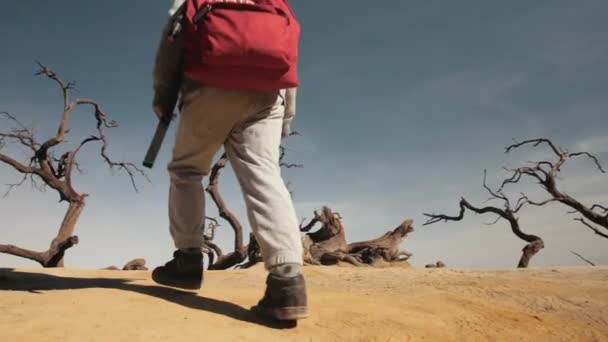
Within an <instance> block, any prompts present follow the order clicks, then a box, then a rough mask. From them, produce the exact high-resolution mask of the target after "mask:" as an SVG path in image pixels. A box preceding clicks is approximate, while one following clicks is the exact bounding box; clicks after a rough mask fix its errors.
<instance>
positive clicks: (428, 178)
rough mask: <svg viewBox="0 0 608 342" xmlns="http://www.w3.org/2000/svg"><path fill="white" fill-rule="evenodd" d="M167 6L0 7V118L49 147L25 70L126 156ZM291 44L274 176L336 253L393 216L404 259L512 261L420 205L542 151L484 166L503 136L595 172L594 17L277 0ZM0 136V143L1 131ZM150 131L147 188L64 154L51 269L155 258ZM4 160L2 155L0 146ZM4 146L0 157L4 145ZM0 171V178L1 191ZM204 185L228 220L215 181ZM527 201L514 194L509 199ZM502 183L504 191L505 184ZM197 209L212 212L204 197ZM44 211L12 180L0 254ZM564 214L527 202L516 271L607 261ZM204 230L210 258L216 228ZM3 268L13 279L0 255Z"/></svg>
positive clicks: (567, 176)
mask: <svg viewBox="0 0 608 342" xmlns="http://www.w3.org/2000/svg"><path fill="white" fill-rule="evenodd" d="M169 5H170V2H169V1H148V2H146V6H142V3H141V2H135V1H128V2H125V1H104V2H83V1H73V0H62V1H53V2H43V3H41V2H39V1H31V0H30V1H12V2H10V3H7V4H5V5H4V9H3V11H2V12H1V13H0V40H1V41H2V42H3V51H2V54H0V110H6V111H9V112H11V113H13V114H14V115H16V116H18V117H19V118H20V119H21V120H22V121H23V122H24V123H26V124H28V125H31V126H32V127H34V128H35V130H36V132H37V133H38V136H39V139H42V137H47V136H49V135H50V134H53V132H54V130H55V129H56V124H57V121H58V118H59V116H60V112H61V99H60V94H59V92H58V89H57V88H56V87H54V85H53V84H52V83H50V82H48V81H47V80H45V79H41V78H36V77H34V76H33V73H34V71H35V64H34V61H35V60H39V61H41V62H43V63H45V64H47V65H49V66H51V67H52V68H54V69H55V70H56V71H57V72H58V73H60V74H61V75H62V76H63V77H64V78H65V79H74V80H76V81H77V91H76V92H75V96H77V97H91V98H95V99H96V100H98V101H99V102H100V103H102V105H103V106H104V108H105V109H106V111H107V112H108V115H110V116H111V117H112V118H114V119H116V120H118V121H119V122H120V124H121V126H120V128H118V129H116V130H114V131H113V132H111V133H110V137H111V147H110V152H111V154H112V155H113V156H114V157H115V158H117V159H128V160H133V161H136V162H140V161H141V159H142V157H143V153H144V152H145V149H146V147H147V144H148V142H149V139H150V136H151V134H152V132H153V129H154V126H155V120H154V118H153V116H152V114H151V111H150V102H151V98H152V90H151V69H152V61H153V56H154V52H155V48H156V45H157V40H158V38H159V36H160V29H161V25H162V23H163V22H164V19H165V16H166V12H167V10H168V8H169ZM292 6H293V7H294V10H295V12H296V14H297V15H298V17H299V19H300V21H301V24H302V27H303V35H302V42H301V62H300V78H301V81H302V85H301V88H300V91H299V99H298V115H297V118H296V121H295V123H294V127H295V128H296V129H297V130H298V131H300V132H301V133H302V134H303V136H302V137H295V138H292V139H290V141H289V142H288V147H289V158H290V159H291V160H292V161H296V162H300V163H304V164H305V168H304V169H298V170H287V171H285V178H286V179H287V180H289V181H290V182H291V184H292V186H291V187H292V190H293V191H294V201H295V203H296V207H297V210H298V215H299V216H300V217H310V216H311V214H312V211H313V210H314V209H318V208H319V207H320V206H322V205H329V206H330V207H332V208H333V209H335V210H336V211H338V212H340V213H341V214H342V216H343V217H344V221H343V222H344V225H345V227H346V229H347V234H348V238H349V240H350V241H355V240H363V239H368V238H373V237H376V236H378V235H380V234H381V233H383V232H385V231H387V230H389V229H392V228H394V227H396V226H397V225H398V224H399V223H400V222H401V221H402V220H404V219H406V218H412V219H414V220H415V222H416V228H417V230H416V231H415V232H414V233H413V234H412V235H411V236H410V238H409V239H408V240H407V241H406V243H405V244H404V249H406V250H409V251H411V252H413V253H414V258H413V259H412V260H411V261H412V263H413V264H415V265H423V264H426V263H429V262H434V261H437V260H443V261H445V262H446V263H447V264H448V265H450V266H457V267H481V268H490V267H492V268H493V267H512V266H514V265H515V264H516V262H517V259H518V257H519V255H520V250H521V248H522V247H523V246H524V244H523V242H522V241H521V240H519V239H517V238H516V237H515V236H514V235H512V233H511V232H510V229H509V227H508V225H507V224H505V223H502V222H501V223H499V224H497V225H495V226H492V227H488V226H485V225H484V224H483V223H484V222H489V221H493V217H475V216H472V215H469V216H468V218H467V219H466V220H465V221H463V222H458V223H447V224H436V225H433V226H428V227H422V223H423V222H424V221H425V220H424V216H423V215H422V213H423V212H446V213H456V212H457V202H458V200H459V198H460V196H466V197H467V198H468V199H469V200H470V201H472V202H475V203H481V202H483V201H484V200H485V199H486V198H487V195H486V194H485V193H484V192H483V191H482V189H481V181H482V177H483V170H484V169H488V176H489V181H490V182H491V183H493V184H496V183H497V182H498V181H499V179H500V178H501V177H503V176H504V173H503V172H502V171H501V170H502V169H501V168H502V167H503V166H516V165H519V163H521V162H523V161H527V160H533V159H534V158H544V157H546V156H547V155H548V154H547V151H546V150H543V149H524V150H521V151H519V152H518V153H515V154H513V155H508V156H506V155H504V154H503V148H504V147H505V146H507V145H509V144H510V142H511V141H512V139H513V138H516V139H524V138H531V137H541V136H542V137H548V138H551V139H553V140H554V141H555V142H556V143H558V144H559V145H561V146H564V147H567V148H569V149H571V150H577V149H586V150H588V151H590V152H593V153H595V154H596V155H597V156H598V157H599V158H600V160H601V161H602V162H603V164H604V165H605V166H607V167H608V134H607V128H608V114H607V113H608V44H607V43H606V39H605V32H608V22H606V20H605V13H606V12H607V11H608V4H607V3H606V2H605V1H601V0H583V1H578V2H573V1H566V0H555V1H508V2H506V1H473V0H470V1H458V2H456V1H447V0H446V1H433V0H425V1H386V2H383V3H382V5H377V6H370V4H369V2H364V1H348V2H347V1H343V0H332V1H292ZM6 125H7V124H6V122H1V123H0V130H4V129H6V128H7V126H6ZM70 127H71V128H72V132H73V135H71V136H70V140H69V141H70V142H71V143H75V142H78V141H79V140H80V139H81V138H82V137H85V136H86V135H87V134H89V133H90V132H92V130H93V122H92V116H91V114H90V112H88V111H86V110H83V111H79V112H78V113H77V114H76V115H75V116H74V117H73V120H72V121H71V123H70ZM173 134H174V131H171V132H170V133H169V138H168V139H167V143H166V144H165V146H164V147H163V150H162V154H161V156H160V158H159V161H158V166H157V167H156V168H155V169H154V170H152V171H150V173H149V176H150V178H151V181H152V182H151V183H147V182H145V181H143V180H142V181H141V182H140V192H139V193H134V192H133V191H132V189H131V188H130V186H129V181H128V179H127V178H126V177H124V176H122V175H120V174H118V173H115V174H112V172H111V171H109V170H107V169H106V168H105V167H104V166H103V164H102V163H101V162H100V161H99V158H97V155H96V153H97V150H95V148H93V147H92V146H89V147H88V148H87V152H88V153H82V154H81V163H82V164H83V166H84V168H85V171H86V173H85V174H84V175H83V176H81V177H79V178H78V180H77V183H76V184H77V189H78V190H79V191H82V192H86V193H89V194H90V195H91V196H90V197H89V198H88V202H87V207H86V208H85V211H84V213H83V215H82V217H81V220H80V222H79V226H78V228H77V234H78V235H79V236H80V238H81V243H80V244H79V245H78V246H77V247H75V248H74V249H72V250H70V252H69V254H68V258H67V264H68V265H69V266H73V267H85V268H96V267H105V266H108V265H118V266H121V265H123V264H124V263H125V262H126V261H128V260H130V259H132V258H135V257H144V258H146V259H147V260H148V263H149V264H150V265H151V266H154V265H157V264H160V263H162V262H164V260H165V259H166V258H168V257H170V253H171V251H172V248H173V247H172V242H171V240H170V237H169V234H168V228H167V221H168V220H167V217H166V211H167V210H166V198H167V187H168V179H167V178H168V177H167V173H166V171H165V167H164V165H165V164H166V163H167V161H168V159H169V156H170V150H171V144H172V136H173ZM5 151H9V150H5ZM10 152H11V153H14V152H16V151H15V150H13V149H11V150H10ZM18 178H19V177H18V174H17V173H16V172H14V171H13V170H11V169H9V168H8V167H6V166H2V165H0V182H1V183H10V182H13V181H15V180H18ZM607 180H608V175H606V174H600V173H599V172H597V170H596V169H594V168H593V167H592V165H591V164H590V163H588V162H586V161H585V160H580V161H577V162H576V163H573V164H572V165H571V166H569V167H567V168H566V169H564V172H563V177H562V179H561V180H560V181H561V184H562V188H563V189H564V190H565V191H567V192H568V193H570V194H571V195H573V196H577V197H578V198H580V199H581V200H582V201H584V202H585V203H595V202H600V203H604V204H608V182H607ZM221 187H222V192H223V194H224V196H225V198H226V200H227V202H228V203H229V205H230V207H231V209H233V211H235V213H236V214H237V215H238V217H240V218H241V219H242V220H243V223H245V222H246V221H245V217H246V216H245V213H244V205H243V203H242V200H241V196H240V194H239V190H238V187H237V184H236V182H235V180H234V176H233V175H232V174H231V171H229V170H228V172H226V173H225V174H224V175H223V178H222V183H221ZM522 189H523V190H526V191H527V192H529V193H530V194H531V195H534V196H537V198H541V196H542V195H543V193H542V192H539V191H537V190H536V187H535V186H534V185H529V186H527V187H524V188H522ZM517 190H521V189H517ZM208 204H209V205H208V214H209V215H210V216H217V214H216V209H215V208H214V207H213V206H211V205H210V204H211V203H208ZM64 210H65V205H64V204H59V203H57V195H56V194H55V193H52V192H50V191H48V192H47V193H44V194H40V193H38V192H36V191H33V190H31V189H30V188H29V187H24V188H22V189H19V190H16V191H14V192H13V193H12V194H11V196H10V197H8V198H6V199H2V200H0V217H2V221H1V222H0V241H1V242H2V243H12V244H17V245H20V246H23V247H27V248H32V249H39V250H43V249H46V247H47V246H48V243H49V242H50V240H51V239H52V237H53V236H54V233H55V231H56V229H57V227H58V225H59V223H60V221H61V218H62V215H63V213H64ZM566 211H567V210H565V209H564V208H562V207H559V206H557V205H555V206H549V207H547V208H541V209H536V208H530V209H528V210H524V211H523V212H522V215H521V219H520V221H521V223H522V227H523V228H524V229H525V230H526V231H528V232H530V233H534V234H537V235H540V236H541V237H543V238H544V240H545V244H546V248H545V249H544V250H543V251H541V252H540V253H539V255H538V256H537V257H535V259H533V261H532V264H533V265H535V266H553V265H578V264H581V261H580V260H579V259H577V258H576V257H575V256H573V255H572V254H571V253H570V250H574V251H577V252H579V253H581V254H583V255H585V256H587V257H588V258H589V259H592V260H594V261H596V262H597V263H608V252H607V250H606V241H605V240H602V239H600V238H598V237H596V236H594V235H593V234H591V233H590V232H589V231H588V230H586V229H585V228H584V227H582V226H580V225H578V224H577V223H576V222H574V221H572V219H573V216H572V215H568V214H566ZM223 229H224V230H221V231H220V232H219V236H218V239H219V241H220V243H221V244H222V245H223V246H226V247H228V246H229V245H230V239H231V234H230V232H229V229H228V226H227V225H225V226H224V227H223ZM0 265H3V266H33V265H34V264H32V263H31V262H29V261H25V260H21V259H18V258H14V257H10V256H2V255H0Z"/></svg>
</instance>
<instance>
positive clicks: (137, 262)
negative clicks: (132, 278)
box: [122, 259, 148, 271]
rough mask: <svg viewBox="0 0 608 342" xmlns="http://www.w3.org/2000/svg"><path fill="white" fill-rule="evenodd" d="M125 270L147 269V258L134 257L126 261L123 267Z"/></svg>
mask: <svg viewBox="0 0 608 342" xmlns="http://www.w3.org/2000/svg"><path fill="white" fill-rule="evenodd" d="M122 270H123V271H147V270H148V268H147V267H146V260H145V259H133V260H131V261H129V262H128V263H126V264H125V265H124V266H123V268H122Z"/></svg>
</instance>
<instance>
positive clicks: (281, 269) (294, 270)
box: [270, 263, 302, 278]
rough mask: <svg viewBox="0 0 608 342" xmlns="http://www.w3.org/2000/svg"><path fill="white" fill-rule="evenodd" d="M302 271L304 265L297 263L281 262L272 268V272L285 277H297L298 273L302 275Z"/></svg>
mask: <svg viewBox="0 0 608 342" xmlns="http://www.w3.org/2000/svg"><path fill="white" fill-rule="evenodd" d="M301 272H302V265H300V264H295V263H289V264H280V265H275V266H273V267H271V268H270V273H272V274H276V275H278V276H281V277H285V278H293V277H297V276H298V275H300V273H301Z"/></svg>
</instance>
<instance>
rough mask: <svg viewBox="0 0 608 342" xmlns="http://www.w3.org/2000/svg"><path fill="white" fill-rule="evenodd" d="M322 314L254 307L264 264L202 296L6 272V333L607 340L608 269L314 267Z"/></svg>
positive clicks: (137, 283)
mask: <svg viewBox="0 0 608 342" xmlns="http://www.w3.org/2000/svg"><path fill="white" fill-rule="evenodd" d="M305 273H306V276H307V280H308V285H309V290H310V294H309V295H310V307H311V317H310V318H309V319H307V320H304V321H301V322H300V323H299V324H298V325H297V326H296V327H293V326H287V325H283V324H277V323H274V322H269V321H264V320H260V319H258V318H256V317H255V316H253V315H252V314H251V313H250V312H249V311H248V308H249V307H250V306H251V305H253V304H255V303H256V301H257V300H258V299H259V297H260V296H261V294H262V292H263V289H264V288H263V285H264V278H265V275H264V272H263V270H262V269H260V268H254V269H250V270H239V271H227V272H206V273H205V278H206V279H205V285H204V287H203V289H202V290H201V291H199V292H198V293H189V292H182V291H177V290H174V289H170V288H164V287H158V286H155V285H154V284H153V283H152V282H151V280H150V274H149V273H148V272H119V271H91V270H74V269H57V270H40V269H35V270H25V269H21V270H9V269H2V270H0V341H79V342H80V341H409V340H412V341H419V340H427V341H438V340H446V341H449V340H453V341H465V340H466V341H484V340H492V341H495V340H500V341H528V340H529V341H608V267H596V268H591V267H588V268H556V269H530V270H523V271H522V270H497V271H470V270H456V269H432V270H426V269H405V268H386V269H371V268H366V269H355V268H349V267H331V268H321V267H306V268H305Z"/></svg>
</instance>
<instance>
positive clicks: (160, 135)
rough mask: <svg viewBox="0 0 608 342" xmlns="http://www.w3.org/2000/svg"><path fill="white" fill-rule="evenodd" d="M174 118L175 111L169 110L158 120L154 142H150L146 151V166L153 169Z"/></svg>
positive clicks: (144, 163)
mask: <svg viewBox="0 0 608 342" xmlns="http://www.w3.org/2000/svg"><path fill="white" fill-rule="evenodd" d="M172 119H173V113H171V112H167V114H165V115H163V117H162V118H161V119H160V120H159V121H158V125H157V126H156V131H155V132H154V137H152V142H151V143H150V146H149V147H148V152H146V156H145V157H144V162H143V165H144V166H145V167H147V168H149V169H151V168H152V167H153V166H154V162H155V161H156V157H157V156H158V152H159V151H160V147H161V146H162V144H163V140H164V139H165V134H167V130H168V129H169V125H170V124H171V120H172Z"/></svg>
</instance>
